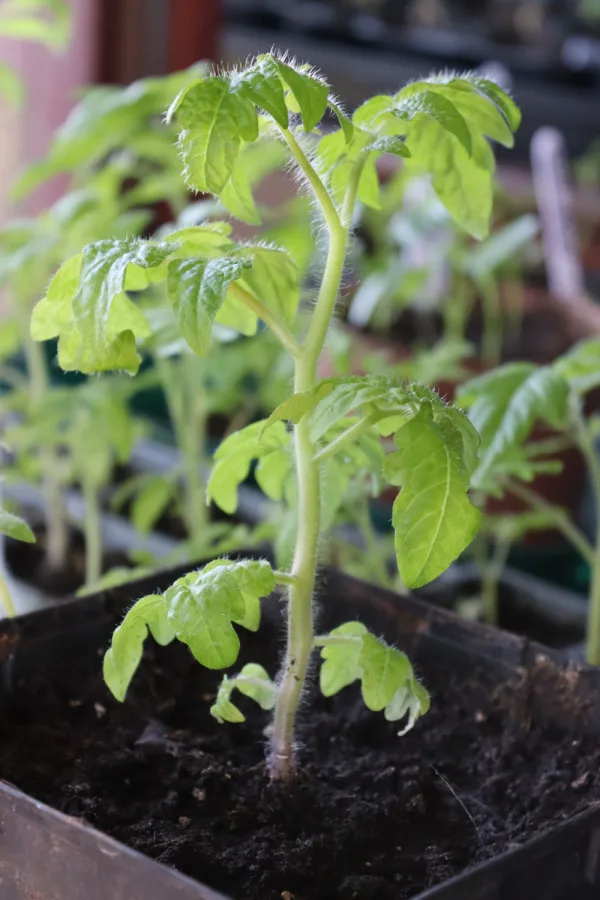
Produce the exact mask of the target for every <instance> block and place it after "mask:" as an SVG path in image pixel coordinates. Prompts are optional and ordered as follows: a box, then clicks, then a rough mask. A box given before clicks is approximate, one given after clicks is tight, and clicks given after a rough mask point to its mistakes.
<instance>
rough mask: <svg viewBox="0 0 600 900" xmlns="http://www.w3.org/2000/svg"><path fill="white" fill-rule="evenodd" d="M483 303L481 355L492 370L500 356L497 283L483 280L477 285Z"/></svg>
mask: <svg viewBox="0 0 600 900" xmlns="http://www.w3.org/2000/svg"><path fill="white" fill-rule="evenodd" d="M479 288H480V291H481V299H482V303H483V339H482V348H481V355H482V358H483V361H484V362H485V363H486V365H488V366H490V368H493V367H494V366H497V365H498V364H499V363H500V358H501V356H502V307H501V304H500V291H499V290H498V282H497V281H496V280H495V279H494V278H493V277H490V278H484V279H482V280H481V281H480V283H479Z"/></svg>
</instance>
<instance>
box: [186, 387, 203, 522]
mask: <svg viewBox="0 0 600 900" xmlns="http://www.w3.org/2000/svg"><path fill="white" fill-rule="evenodd" d="M190 411H191V421H190V422H189V424H188V427H187V428H186V429H185V431H184V433H183V434H182V451H183V465H184V475H185V490H184V493H185V497H184V503H185V510H186V513H185V519H186V525H187V530H188V532H189V534H190V535H192V536H196V535H198V534H200V533H201V532H202V531H203V530H204V529H205V528H206V525H207V524H208V506H207V504H206V484H205V481H204V478H203V477H202V472H201V462H202V460H203V459H204V456H205V453H206V437H207V435H206V431H207V418H208V416H207V410H206V405H205V402H204V398H203V395H202V394H201V393H195V395H194V397H193V401H192V403H191V404H190Z"/></svg>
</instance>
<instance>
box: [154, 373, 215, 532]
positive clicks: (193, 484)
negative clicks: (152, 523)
mask: <svg viewBox="0 0 600 900" xmlns="http://www.w3.org/2000/svg"><path fill="white" fill-rule="evenodd" d="M195 362H196V360H195V359H193V358H190V360H187V359H184V360H182V361H181V362H180V364H179V365H176V364H174V363H173V362H172V361H171V360H168V359H164V358H161V357H157V358H156V366H157V369H158V372H159V377H160V380H161V383H162V388H163V391H164V393H165V398H166V402H167V409H168V411H169V418H170V419H171V425H172V427H173V433H174V435H175V440H176V443H177V447H178V449H179V452H180V453H181V462H182V468H183V479H184V486H183V504H182V505H183V510H182V514H183V518H184V521H185V526H186V529H187V532H188V535H189V536H190V537H191V536H193V535H197V534H198V533H199V532H200V531H201V530H202V529H203V528H204V527H205V525H206V524H207V522H208V509H207V506H206V485H205V483H204V479H203V478H202V473H201V463H202V460H203V459H204V455H205V442H206V420H207V413H206V410H205V408H204V404H203V402H202V397H201V395H200V393H199V391H198V386H197V384H196V383H195V375H196V371H195V366H194V363H195ZM188 364H189V365H188ZM188 397H191V401H188ZM190 409H191V410H192V419H191V421H190V420H189V411H190Z"/></svg>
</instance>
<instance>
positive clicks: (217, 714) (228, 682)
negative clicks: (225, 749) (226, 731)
mask: <svg viewBox="0 0 600 900" xmlns="http://www.w3.org/2000/svg"><path fill="white" fill-rule="evenodd" d="M235 686H236V683H235V678H229V677H228V676H227V675H224V676H223V681H222V682H221V684H220V685H219V690H218V691H217V697H216V700H215V702H214V703H213V705H212V706H211V708H210V714H211V716H213V717H214V718H215V719H216V720H217V722H219V724H220V725H223V723H224V722H229V723H231V724H232V725H237V724H238V723H239V722H245V721H246V716H245V715H244V714H243V712H241V710H239V709H238V708H237V706H235V704H234V703H232V702H231V693H232V691H233V689H234V688H235Z"/></svg>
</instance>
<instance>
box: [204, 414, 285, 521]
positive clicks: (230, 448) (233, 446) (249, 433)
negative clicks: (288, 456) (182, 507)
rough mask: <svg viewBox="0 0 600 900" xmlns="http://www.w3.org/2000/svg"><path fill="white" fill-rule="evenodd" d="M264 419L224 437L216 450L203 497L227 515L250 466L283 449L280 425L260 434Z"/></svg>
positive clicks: (234, 507) (231, 509) (235, 504)
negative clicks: (206, 496) (256, 460)
mask: <svg viewBox="0 0 600 900" xmlns="http://www.w3.org/2000/svg"><path fill="white" fill-rule="evenodd" d="M264 424H265V422H264V420H260V421H258V422H253V423H252V425H248V426H247V427H246V428H242V430H241V431H236V432H235V433H234V434H231V435H230V436H229V437H227V438H226V439H225V440H224V441H223V443H222V444H220V446H219V447H218V448H217V450H216V452H215V455H214V466H213V470H212V472H211V475H210V478H209V481H208V488H207V495H208V498H209V500H214V502H215V503H216V504H217V506H218V507H220V509H222V510H223V512H226V513H229V514H230V515H231V514H232V513H234V512H235V510H236V509H237V505H238V495H237V489H238V486H239V485H240V484H241V483H242V481H244V480H245V479H246V478H247V477H248V473H249V472H250V464H251V462H252V460H254V459H261V458H262V457H263V456H267V455H269V454H270V453H272V452H274V451H279V450H283V449H285V448H287V447H288V446H289V443H290V435H289V433H288V431H287V429H286V427H285V425H283V423H282V422H278V423H276V424H275V425H274V426H273V427H272V428H270V429H269V431H268V432H267V433H264V434H263V430H264Z"/></svg>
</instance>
